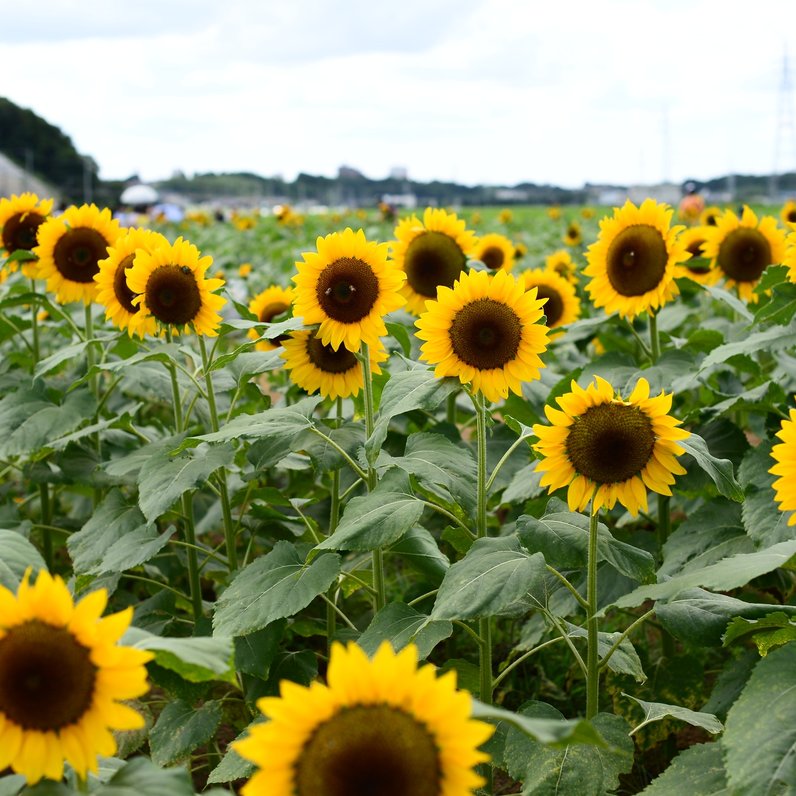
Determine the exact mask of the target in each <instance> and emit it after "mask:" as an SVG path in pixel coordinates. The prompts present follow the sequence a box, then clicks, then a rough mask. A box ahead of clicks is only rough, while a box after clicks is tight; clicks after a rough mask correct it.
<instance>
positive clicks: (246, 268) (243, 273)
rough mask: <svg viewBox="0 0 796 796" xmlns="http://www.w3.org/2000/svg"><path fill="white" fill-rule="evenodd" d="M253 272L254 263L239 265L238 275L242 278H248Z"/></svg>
mask: <svg viewBox="0 0 796 796" xmlns="http://www.w3.org/2000/svg"><path fill="white" fill-rule="evenodd" d="M251 272H252V264H251V263H241V264H240V265H239V266H238V276H239V277H240V278H241V279H246V278H247V277H249V276H251Z"/></svg>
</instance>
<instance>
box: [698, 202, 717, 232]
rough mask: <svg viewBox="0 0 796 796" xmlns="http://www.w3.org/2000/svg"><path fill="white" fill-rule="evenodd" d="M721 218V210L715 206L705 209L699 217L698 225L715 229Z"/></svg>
mask: <svg viewBox="0 0 796 796" xmlns="http://www.w3.org/2000/svg"><path fill="white" fill-rule="evenodd" d="M720 217H721V208H720V207H716V206H715V205H710V207H706V208H705V209H704V210H703V211H702V212H701V213H700V215H699V223H700V224H701V225H702V226H703V227H715V226H716V224H718V223H719V218H720Z"/></svg>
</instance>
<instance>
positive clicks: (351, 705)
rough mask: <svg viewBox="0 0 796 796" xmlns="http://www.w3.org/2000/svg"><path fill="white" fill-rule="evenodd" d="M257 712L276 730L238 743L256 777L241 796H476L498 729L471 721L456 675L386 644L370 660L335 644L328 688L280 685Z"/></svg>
mask: <svg viewBox="0 0 796 796" xmlns="http://www.w3.org/2000/svg"><path fill="white" fill-rule="evenodd" d="M257 706H258V707H259V708H260V710H261V711H262V712H263V713H264V714H265V715H266V716H267V717H268V718H269V719H270V721H267V722H263V723H261V724H256V725H254V726H253V727H252V728H251V729H250V730H249V735H248V737H246V738H244V739H243V740H241V741H236V742H235V743H234V744H233V748H234V749H235V751H236V752H237V753H238V754H239V755H241V756H242V757H244V758H246V759H247V760H250V761H251V762H253V763H254V764H255V765H257V766H258V769H259V770H258V771H256V772H255V773H254V775H253V776H252V778H251V779H250V780H249V781H248V783H247V784H246V785H244V787H243V789H242V791H241V792H242V794H243V796H373V794H378V796H469V794H472V792H473V790H474V789H475V788H477V787H478V786H480V785H482V784H483V782H484V780H483V779H482V777H480V776H479V775H478V774H476V773H475V771H474V770H473V769H474V767H475V766H476V765H477V764H479V763H483V762H486V761H487V760H489V755H487V754H485V753H484V752H481V751H479V749H478V747H479V746H480V745H481V744H482V743H484V742H485V741H486V740H487V739H488V738H490V737H491V735H492V733H493V732H494V728H493V727H492V726H491V725H490V724H486V723H485V722H482V721H477V720H475V719H472V718H471V712H472V701H471V698H470V695H469V694H468V693H466V692H463V691H457V690H456V675H455V673H453V672H448V673H446V674H444V675H443V676H442V677H436V673H435V670H434V667H433V666H431V665H430V664H426V665H424V666H421V667H418V665H417V648H416V647H415V646H414V645H409V646H408V647H406V648H404V649H403V650H402V651H401V652H398V653H395V652H393V650H392V647H391V646H390V644H389V642H386V641H385V642H384V643H383V644H382V645H381V646H380V647H379V649H378V651H377V652H376V654H375V656H374V657H373V659H372V660H369V659H368V657H367V655H366V654H365V653H364V652H363V651H362V649H361V648H360V647H358V646H357V645H356V644H354V643H349V645H348V647H343V646H342V645H341V644H339V643H335V644H334V645H333V647H332V654H331V657H330V660H329V669H328V685H326V686H325V685H322V684H320V683H317V682H315V683H313V684H312V685H310V686H309V688H305V687H304V686H301V685H297V684H296V683H292V682H290V681H287V680H283V681H282V683H281V686H280V696H279V697H264V698H263V699H260V700H259V701H258V703H257Z"/></svg>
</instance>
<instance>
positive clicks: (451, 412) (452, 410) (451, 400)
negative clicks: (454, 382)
mask: <svg viewBox="0 0 796 796" xmlns="http://www.w3.org/2000/svg"><path fill="white" fill-rule="evenodd" d="M445 419H446V420H447V421H448V422H449V423H450V424H451V425H452V426H455V425H456V392H452V393H451V394H450V395H449V396H448V403H447V410H446V412H445Z"/></svg>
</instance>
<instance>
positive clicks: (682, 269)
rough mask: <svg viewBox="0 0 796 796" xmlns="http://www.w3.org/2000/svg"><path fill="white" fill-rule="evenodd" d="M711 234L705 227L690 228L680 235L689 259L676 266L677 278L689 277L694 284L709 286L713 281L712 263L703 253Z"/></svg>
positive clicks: (675, 273)
mask: <svg viewBox="0 0 796 796" xmlns="http://www.w3.org/2000/svg"><path fill="white" fill-rule="evenodd" d="M709 234H710V232H709V230H708V229H707V228H706V227H705V226H701V227H689V228H688V229H686V230H684V231H683V232H681V233H680V243H681V244H682V245H683V246H685V250H686V251H687V252H688V259H687V260H685V261H684V262H682V263H679V264H678V265H676V266H675V269H674V275H675V277H680V276H687V277H688V278H689V279H692V280H693V281H694V282H699V283H700V284H702V285H704V284H709V283H710V282H711V280H712V279H713V273H712V272H711V267H710V262H709V261H708V260H707V259H706V257H705V255H704V254H703V253H702V247H703V246H704V245H705V241H707V239H708V235H709Z"/></svg>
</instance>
